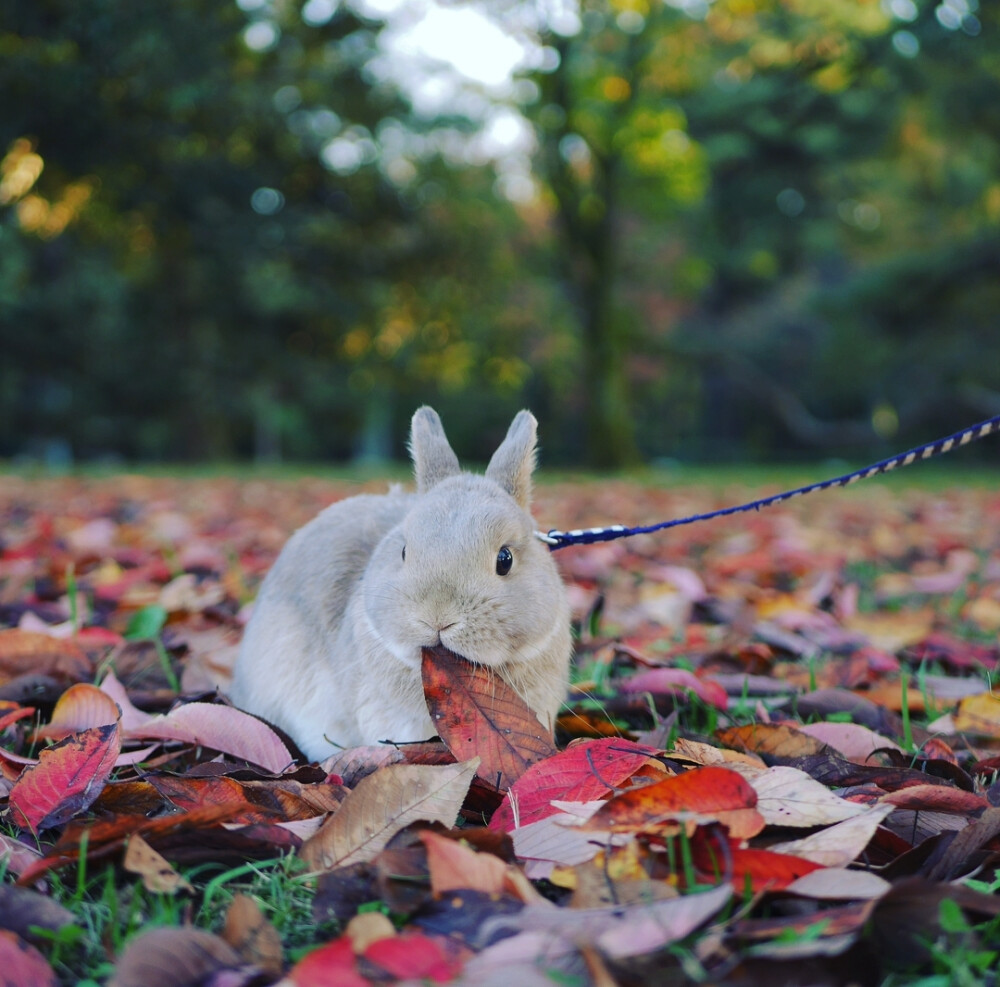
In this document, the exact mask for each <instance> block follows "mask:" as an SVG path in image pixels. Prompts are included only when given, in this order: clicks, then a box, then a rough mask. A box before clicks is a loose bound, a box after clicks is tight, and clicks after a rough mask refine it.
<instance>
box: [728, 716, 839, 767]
mask: <svg viewBox="0 0 1000 987" xmlns="http://www.w3.org/2000/svg"><path fill="white" fill-rule="evenodd" d="M716 737H718V739H719V740H720V741H721V742H722V743H723V744H725V745H726V746H727V747H735V748H737V749H738V750H745V751H750V752H751V753H754V754H770V755H771V756H772V757H783V758H795V757H808V756H811V755H815V754H823V753H824V752H825V751H826V750H827V746H826V744H824V743H823V742H822V741H820V740H817V739H816V738H815V737H810V736H809V735H808V734H805V733H803V732H802V731H801V730H798V729H796V728H795V727H790V726H787V725H785V724H775V723H753V724H750V725H749V726H742V727H729V728H728V729H726V730H720V731H719V732H718V733H717V734H716Z"/></svg>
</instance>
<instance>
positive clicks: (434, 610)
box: [230, 407, 572, 761]
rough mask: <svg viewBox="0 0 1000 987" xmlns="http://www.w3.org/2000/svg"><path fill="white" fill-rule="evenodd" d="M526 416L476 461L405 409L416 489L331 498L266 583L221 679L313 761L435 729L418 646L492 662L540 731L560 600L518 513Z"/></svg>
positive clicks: (556, 681)
mask: <svg viewBox="0 0 1000 987" xmlns="http://www.w3.org/2000/svg"><path fill="white" fill-rule="evenodd" d="M536 430H537V422H536V421H535V418H534V416H533V415H532V414H531V413H530V412H528V411H521V412H519V413H518V414H517V416H516V417H515V418H514V420H513V422H512V423H511V425H510V429H509V430H508V432H507V436H506V438H505V439H504V441H503V442H502V443H501V445H500V446H499V447H498V448H497V450H496V452H495V453H494V454H493V457H492V459H491V460H490V463H489V466H488V467H487V469H486V474H485V476H480V475H476V474H472V473H466V472H462V471H461V469H460V467H459V464H458V459H457V457H456V456H455V453H454V452H453V451H452V449H451V446H450V445H449V444H448V439H447V438H446V436H445V432H444V428H443V427H442V425H441V419H440V418H439V417H438V415H437V413H436V412H435V411H434V410H433V409H431V408H429V407H422V408H419V409H418V410H417V412H416V413H415V414H414V416H413V420H412V423H411V430H410V453H411V456H412V458H413V465H414V475H415V479H416V487H417V489H416V492H415V493H408V492H404V491H403V490H402V489H400V488H399V487H398V486H396V487H393V488H391V489H390V490H389V491H388V492H387V493H385V494H361V495H359V496H355V497H349V498H347V499H345V500H342V501H339V502H336V503H334V504H332V505H331V506H329V507H327V508H326V509H325V510H324V511H322V512H321V513H320V514H319V515H317V517H315V518H314V519H313V520H312V521H310V522H309V523H308V524H306V525H305V526H303V527H302V528H300V529H299V530H298V531H297V532H296V533H295V534H294V535H292V537H291V538H290V539H289V541H288V543H287V544H286V545H285V547H284V548H283V549H282V551H281V553H280V554H279V556H278V559H277V561H276V562H275V564H274V566H273V567H272V569H271V571H270V572H269V573H268V575H267V576H266V578H265V579H264V582H263V584H262V586H261V590H260V594H259V596H258V599H257V602H256V605H255V607H254V610H253V614H252V616H251V618H250V621H249V623H248V624H247V627H246V632H245V634H244V637H243V641H242V644H241V647H240V652H239V656H238V658H237V661H236V666H235V669H234V675H233V683H232V687H231V690H230V698H231V699H232V701H233V702H234V703H235V704H236V705H237V706H239V707H241V708H242V709H244V710H246V711H247V712H250V713H254V714H256V715H258V716H260V717H262V718H263V719H265V720H268V721H269V722H271V723H272V724H274V725H275V726H277V727H280V728H281V729H282V730H284V731H285V732H286V733H287V734H288V735H289V736H290V737H291V738H292V739H293V740H294V741H295V742H296V743H297V744H298V745H299V747H300V749H301V750H302V751H303V753H304V754H306V756H308V757H309V758H311V759H313V760H316V761H319V760H323V759H324V758H326V757H329V756H330V755H332V754H334V753H335V752H336V751H337V750H338V749H339V748H342V747H354V746H358V745H362V744H374V743H378V742H380V741H393V742H405V741H419V740H426V739H428V738H430V737H433V736H434V735H435V733H436V732H437V731H436V730H435V728H434V725H433V723H432V721H431V717H430V713H429V712H428V709H427V704H426V701H425V699H424V693H423V685H422V680H421V648H423V647H430V646H434V645H439V644H442V645H444V646H445V647H446V648H448V649H449V650H451V651H453V652H455V653H456V654H459V655H461V656H462V657H464V658H466V659H467V660H469V661H471V662H474V663H476V664H479V665H485V666H488V667H489V668H491V669H495V670H496V672H497V673H498V674H499V675H501V676H502V677H503V678H504V680H505V681H506V682H507V683H508V684H509V685H511V686H512V687H513V688H514V689H515V690H516V691H517V692H518V693H519V695H520V696H521V697H522V698H523V699H524V701H525V702H526V703H527V705H528V706H529V707H530V708H531V710H532V711H533V712H534V713H535V715H536V716H537V717H538V719H539V720H540V721H541V722H542V723H543V724H544V725H545V726H547V727H548V728H549V729H550V730H551V729H552V728H553V726H554V722H555V717H556V713H557V711H558V709H559V707H560V705H561V704H562V702H563V701H564V700H565V698H566V692H567V688H568V679H569V663H570V653H571V651H572V642H571V636H570V610H569V602H568V599H567V595H566V591H565V587H564V586H563V583H562V580H561V579H560V576H559V572H558V570H557V568H556V565H555V562H554V561H553V559H552V557H551V555H550V553H549V550H548V548H547V547H546V546H545V545H544V544H543V543H542V542H541V541H540V540H539V539H538V538H537V537H536V535H535V525H534V522H533V520H532V518H531V515H530V513H529V507H530V501H531V477H532V472H533V470H534V467H535V447H536Z"/></svg>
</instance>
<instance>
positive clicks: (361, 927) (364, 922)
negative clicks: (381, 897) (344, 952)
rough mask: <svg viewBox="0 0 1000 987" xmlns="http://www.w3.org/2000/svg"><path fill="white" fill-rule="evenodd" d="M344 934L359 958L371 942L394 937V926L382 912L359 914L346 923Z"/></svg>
mask: <svg viewBox="0 0 1000 987" xmlns="http://www.w3.org/2000/svg"><path fill="white" fill-rule="evenodd" d="M344 934H345V935H346V936H347V938H348V939H350V940H351V948H352V949H353V950H354V952H355V953H356V954H357V955H359V956H360V955H361V954H362V953H363V952H364V951H365V950H366V949H367V948H368V947H369V946H370V945H371V944H372V943H373V942H378V941H379V939H386V938H388V937H389V936H394V935H396V926H394V925H393V924H392V920H391V919H390V918H389V916H388V915H385V914H383V913H382V912H359V913H358V914H357V915H355V916H354V918H352V919H351V921H350V922H348V923H347V928H346V929H344Z"/></svg>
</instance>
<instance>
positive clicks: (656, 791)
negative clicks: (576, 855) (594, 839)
mask: <svg viewBox="0 0 1000 987" xmlns="http://www.w3.org/2000/svg"><path fill="white" fill-rule="evenodd" d="M756 805H757V793H756V792H755V791H754V789H753V788H752V787H751V785H750V784H749V782H747V781H746V780H745V779H744V778H743V777H742V776H741V775H739V774H737V773H736V772H735V771H730V770H729V769H728V768H717V767H707V768H692V769H691V770H690V771H685V772H684V773H683V774H680V775H675V776H674V777H672V778H666V779H664V780H663V781H658V782H654V783H653V784H652V785H645V786H643V787H642V788H633V789H632V790H631V791H628V792H624V793H623V794H621V795H615V796H614V797H612V798H611V799H609V800H608V801H607V802H606V803H605V804H604V805H603V806H602V807H601V808H600V809H599V810H598V811H597V812H595V813H594V815H592V816H591V817H590V819H589V820H588V821H587V822H586V823H584V825H583V826H582V827H581V828H583V829H586V830H589V831H593V830H606V831H609V832H613V833H623V832H642V831H644V830H655V831H657V832H669V831H672V832H677V831H679V827H678V826H677V825H671V824H677V823H680V824H681V826H680V828H681V829H686V830H687V831H688V832H692V831H693V827H694V825H696V824H699V823H703V822H711V821H718V822H720V823H721V824H722V825H723V826H725V827H726V828H727V829H728V830H729V832H730V835H731V836H732V837H733V838H734V839H738V840H745V839H749V838H750V837H751V836H756V835H757V833H759V832H760V831H761V830H762V829H763V828H764V825H765V823H764V818H763V816H761V814H760V813H759V812H758V811H757V809H756Z"/></svg>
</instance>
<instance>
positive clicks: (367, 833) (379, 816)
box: [301, 757, 479, 870]
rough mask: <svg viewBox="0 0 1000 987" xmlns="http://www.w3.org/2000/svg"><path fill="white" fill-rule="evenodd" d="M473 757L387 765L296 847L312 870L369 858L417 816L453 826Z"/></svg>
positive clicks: (471, 772) (472, 768) (476, 763)
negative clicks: (438, 763)
mask: <svg viewBox="0 0 1000 987" xmlns="http://www.w3.org/2000/svg"><path fill="white" fill-rule="evenodd" d="M478 767H479V758H477V757H476V758H472V760H470V761H464V762H460V763H458V764H446V765H441V766H432V765H424V764H390V765H388V766H387V767H384V768H382V769H381V770H380V771H377V772H375V774H372V775H369V776H368V777H367V778H363V779H362V780H361V781H360V782H358V786H357V788H355V789H354V790H353V791H352V792H351V793H350V794H349V795H348V796H347V798H346V799H344V802H343V804H342V805H341V807H340V808H339V809H338V810H337V811H336V812H335V813H334V814H333V815H332V816H331V817H330V818H329V819H328V820H327V821H326V822H325V823H324V824H323V826H322V827H321V828H320V830H319V832H317V833H316V835H315V836H313V837H312V838H311V839H309V840H307V841H306V843H305V844H304V845H303V847H302V852H301V856H302V859H303V860H305V862H306V863H307V864H308V865H309V866H310V867H311V868H313V869H314V870H330V869H332V868H334V867H343V866H345V865H347V864H352V863H357V862H360V861H365V860H372V859H373V858H374V857H375V856H376V854H378V852H379V850H381V849H382V848H383V847H384V846H385V845H386V844H387V843H388V842H389V840H390V839H391V838H392V837H393V836H394V835H395V834H396V833H398V832H399V831H400V830H401V829H403V828H404V827H406V826H409V825H410V823H412V822H416V821H418V820H425V821H428V822H439V823H442V824H443V825H445V826H453V825H454V823H455V819H456V817H457V816H458V813H459V810H460V809H461V807H462V801H463V800H464V799H465V795H466V792H468V790H469V785H470V783H471V781H472V778H473V776H474V775H475V773H476V769H477V768H478Z"/></svg>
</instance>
